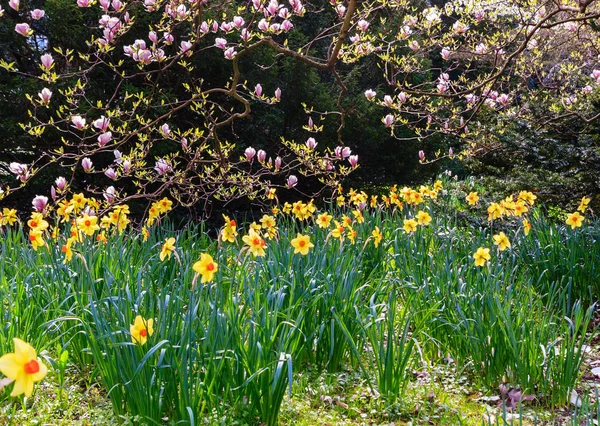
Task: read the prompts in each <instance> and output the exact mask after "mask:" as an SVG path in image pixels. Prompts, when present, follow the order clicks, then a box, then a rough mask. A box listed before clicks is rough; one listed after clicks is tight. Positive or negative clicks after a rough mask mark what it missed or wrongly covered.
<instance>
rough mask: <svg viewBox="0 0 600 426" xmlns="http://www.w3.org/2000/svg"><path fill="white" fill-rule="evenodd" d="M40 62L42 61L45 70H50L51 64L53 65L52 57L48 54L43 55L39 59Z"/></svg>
mask: <svg viewBox="0 0 600 426" xmlns="http://www.w3.org/2000/svg"><path fill="white" fill-rule="evenodd" d="M40 60H41V61H42V66H43V67H44V68H45V69H47V70H49V69H50V68H52V64H54V59H53V58H52V55H50V54H49V53H44V54H43V55H42V56H41V57H40Z"/></svg>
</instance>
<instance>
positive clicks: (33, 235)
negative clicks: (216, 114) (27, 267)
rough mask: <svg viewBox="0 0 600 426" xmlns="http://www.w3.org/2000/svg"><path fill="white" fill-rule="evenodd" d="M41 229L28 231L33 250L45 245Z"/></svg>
mask: <svg viewBox="0 0 600 426" xmlns="http://www.w3.org/2000/svg"><path fill="white" fill-rule="evenodd" d="M42 235H43V233H42V231H39V230H31V231H29V241H30V242H31V246H32V247H33V249H34V250H35V251H37V249H38V247H42V246H44V245H46V242H45V241H44V238H43V236H42Z"/></svg>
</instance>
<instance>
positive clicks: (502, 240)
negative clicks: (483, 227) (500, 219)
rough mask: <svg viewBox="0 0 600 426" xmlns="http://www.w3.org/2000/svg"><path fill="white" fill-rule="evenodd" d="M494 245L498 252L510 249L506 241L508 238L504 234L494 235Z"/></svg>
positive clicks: (508, 242)
mask: <svg viewBox="0 0 600 426" xmlns="http://www.w3.org/2000/svg"><path fill="white" fill-rule="evenodd" d="M494 244H495V245H497V246H498V249H499V250H500V251H504V250H506V249H507V248H510V241H508V237H507V236H506V234H505V233H504V232H500V233H499V234H497V235H494Z"/></svg>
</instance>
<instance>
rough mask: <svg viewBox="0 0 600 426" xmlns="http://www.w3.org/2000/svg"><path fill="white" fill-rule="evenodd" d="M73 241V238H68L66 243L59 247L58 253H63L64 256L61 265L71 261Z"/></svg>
mask: <svg viewBox="0 0 600 426" xmlns="http://www.w3.org/2000/svg"><path fill="white" fill-rule="evenodd" d="M74 241H75V240H74V239H73V238H69V239H68V240H67V243H66V244H63V246H62V247H61V249H60V251H61V252H63V253H64V255H65V259H64V260H63V263H67V262H70V261H71V259H73V250H72V249H71V245H73V242H74Z"/></svg>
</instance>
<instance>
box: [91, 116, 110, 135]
mask: <svg viewBox="0 0 600 426" xmlns="http://www.w3.org/2000/svg"><path fill="white" fill-rule="evenodd" d="M109 124H110V119H109V118H106V117H105V116H103V115H102V116H100V118H98V119H96V120H94V123H93V124H92V125H93V126H94V127H95V128H96V129H98V130H100V131H101V132H106V129H108V125H109Z"/></svg>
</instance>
